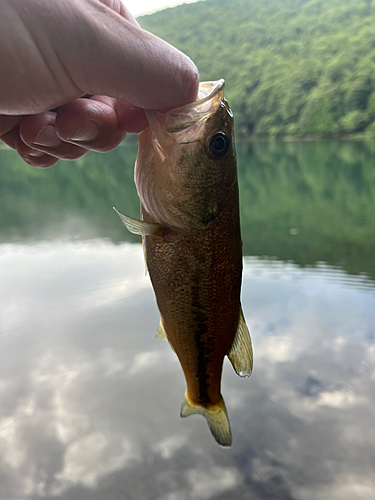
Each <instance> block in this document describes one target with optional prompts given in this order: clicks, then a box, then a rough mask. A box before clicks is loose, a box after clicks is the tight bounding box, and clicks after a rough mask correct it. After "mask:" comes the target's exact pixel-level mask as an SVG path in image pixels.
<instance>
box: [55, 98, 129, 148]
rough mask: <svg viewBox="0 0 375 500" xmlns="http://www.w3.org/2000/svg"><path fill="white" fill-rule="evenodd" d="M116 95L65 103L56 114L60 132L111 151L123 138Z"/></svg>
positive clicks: (86, 145)
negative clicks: (116, 108) (116, 107)
mask: <svg viewBox="0 0 375 500" xmlns="http://www.w3.org/2000/svg"><path fill="white" fill-rule="evenodd" d="M115 105H116V101H115V99H111V98H105V97H100V96H98V97H95V96H94V97H93V98H92V99H77V100H76V101H73V102H71V103H69V104H66V105H65V106H62V107H61V108H60V109H59V111H58V114H57V118H56V130H57V134H58V136H59V137H60V138H61V139H62V140H63V141H66V142H69V143H71V144H75V145H78V146H80V147H83V148H86V149H88V150H91V151H100V152H105V151H111V150H112V149H114V148H115V147H116V146H118V144H119V143H120V142H121V141H122V140H123V138H124V137H125V135H126V131H124V130H121V129H120V127H119V122H118V118H117V113H116V110H115Z"/></svg>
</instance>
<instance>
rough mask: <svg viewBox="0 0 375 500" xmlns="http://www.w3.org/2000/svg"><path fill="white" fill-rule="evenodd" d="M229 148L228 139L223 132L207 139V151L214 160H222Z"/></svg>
mask: <svg viewBox="0 0 375 500" xmlns="http://www.w3.org/2000/svg"><path fill="white" fill-rule="evenodd" d="M229 147H230V140H229V137H228V136H227V134H226V133H225V132H221V131H220V132H215V133H214V134H213V135H211V137H210V138H209V139H208V151H209V153H210V155H211V156H213V157H214V158H222V157H223V156H224V155H226V154H227V152H228V150H229Z"/></svg>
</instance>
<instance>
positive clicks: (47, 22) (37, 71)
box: [0, 0, 198, 115]
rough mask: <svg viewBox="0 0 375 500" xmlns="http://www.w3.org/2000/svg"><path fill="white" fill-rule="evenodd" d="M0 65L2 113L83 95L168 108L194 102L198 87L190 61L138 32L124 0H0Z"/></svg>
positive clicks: (24, 110)
mask: <svg viewBox="0 0 375 500" xmlns="http://www.w3.org/2000/svg"><path fill="white" fill-rule="evenodd" d="M14 26H17V29H14ZM0 61H1V71H0V114H6V115H25V114H35V113H40V112H43V111H47V110H48V109H52V108H55V107H57V106H61V105H63V104H66V103H68V102H70V101H72V100H74V99H76V98H78V97H81V96H82V95H85V94H91V95H107V96H110V97H114V98H117V99H121V100H124V101H127V102H128V103H130V104H132V105H135V106H138V107H142V108H150V109H165V108H169V109H171V108H174V107H177V106H180V105H183V104H186V103H187V102H191V101H194V100H195V99H196V94H197V88H198V70H197V68H196V66H195V65H194V63H193V62H192V61H191V60H190V59H189V58H188V57H187V56H186V55H184V54H182V52H180V51H179V50H177V49H175V48H174V47H172V46H171V45H169V44H168V43H166V42H164V41H163V40H161V39H160V38H158V37H156V36H154V35H152V34H151V33H148V32H147V31H145V30H142V29H141V28H140V27H139V26H138V24H137V22H136V21H135V20H134V19H133V18H132V16H131V15H130V14H129V12H128V11H127V10H126V9H125V7H124V6H123V5H122V3H121V0H102V1H100V0H69V2H61V0H12V2H1V1H0Z"/></svg>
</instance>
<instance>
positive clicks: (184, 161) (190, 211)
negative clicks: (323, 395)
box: [118, 80, 252, 446]
mask: <svg viewBox="0 0 375 500" xmlns="http://www.w3.org/2000/svg"><path fill="white" fill-rule="evenodd" d="M223 90H224V81H223V80H220V81H218V82H207V83H203V84H201V86H200V91H201V95H200V100H199V101H197V102H196V103H191V104H190V105H187V106H184V107H182V108H178V109H176V110H172V111H170V112H168V113H165V114H163V113H158V112H155V111H153V112H146V114H147V118H148V121H149V124H150V128H149V129H147V130H145V131H144V132H143V133H142V134H141V135H140V137H139V150H138V157H137V162H136V168H135V182H136V186H137V191H138V195H139V197H140V200H141V213H142V221H136V220H134V219H131V218H129V217H127V216H124V215H123V214H121V213H120V212H118V213H119V215H120V217H121V219H122V221H123V223H124V224H125V226H126V227H127V228H128V229H129V231H131V232H133V233H136V234H141V235H142V236H143V243H144V249H145V257H146V262H147V268H148V270H149V273H150V277H151V281H152V285H153V288H154V291H155V295H156V300H157V304H158V308H159V311H160V316H161V322H160V325H159V328H158V334H157V336H160V337H165V338H167V340H168V341H169V343H170V344H171V346H172V347H173V349H174V351H175V352H176V354H177V356H178V358H179V361H180V363H181V366H182V369H183V372H184V375H185V379H186V384H187V391H186V394H185V401H184V403H183V405H182V408H181V416H188V415H191V414H194V413H199V414H202V415H204V416H205V417H206V419H207V422H208V424H209V427H210V430H211V432H212V434H213V435H214V437H215V439H216V440H217V441H218V442H219V443H220V444H222V445H223V446H230V444H231V431H230V426H229V421H228V416H227V413H226V408H225V404H224V401H223V399H222V396H221V393H220V383H221V374H222V367H223V360H224V356H226V355H227V356H228V358H229V360H230V361H231V363H232V365H233V367H234V369H235V370H236V372H237V373H238V374H240V375H241V376H244V375H250V373H251V370H252V347H251V340H250V336H249V332H248V329H247V327H246V323H245V321H244V318H243V314H242V309H241V304H240V290H241V277H242V242H241V234H240V220H239V200H238V183H237V166H236V155H235V149H234V135H233V115H232V112H231V111H230V109H229V106H228V103H227V102H226V100H225V99H224V95H223Z"/></svg>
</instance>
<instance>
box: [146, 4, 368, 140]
mask: <svg viewBox="0 0 375 500" xmlns="http://www.w3.org/2000/svg"><path fill="white" fill-rule="evenodd" d="M138 20H139V22H140V24H141V26H142V27H143V28H145V29H147V30H149V31H151V32H153V33H155V34H156V35H158V36H160V37H162V38H164V39H165V40H167V41H168V42H170V43H171V44H173V45H175V46H176V47H178V48H179V49H181V50H182V51H184V52H185V53H186V54H188V55H189V56H190V57H191V58H192V59H193V60H194V61H195V62H196V64H197V65H198V68H199V70H200V73H201V79H202V80H215V79H218V78H225V80H226V82H227V91H226V95H227V98H228V100H229V101H230V104H231V106H232V108H233V110H234V112H235V118H236V124H237V132H239V133H242V134H243V135H244V136H249V135H252V136H257V137H282V136H297V137H307V136H315V137H332V136H343V135H350V134H357V133H366V134H368V135H370V136H372V135H374V136H375V5H373V2H372V0H206V1H205V2H197V3H193V4H188V5H181V6H178V7H175V8H169V9H166V10H163V11H160V12H157V13H155V14H152V15H149V16H143V17H140V18H138Z"/></svg>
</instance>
